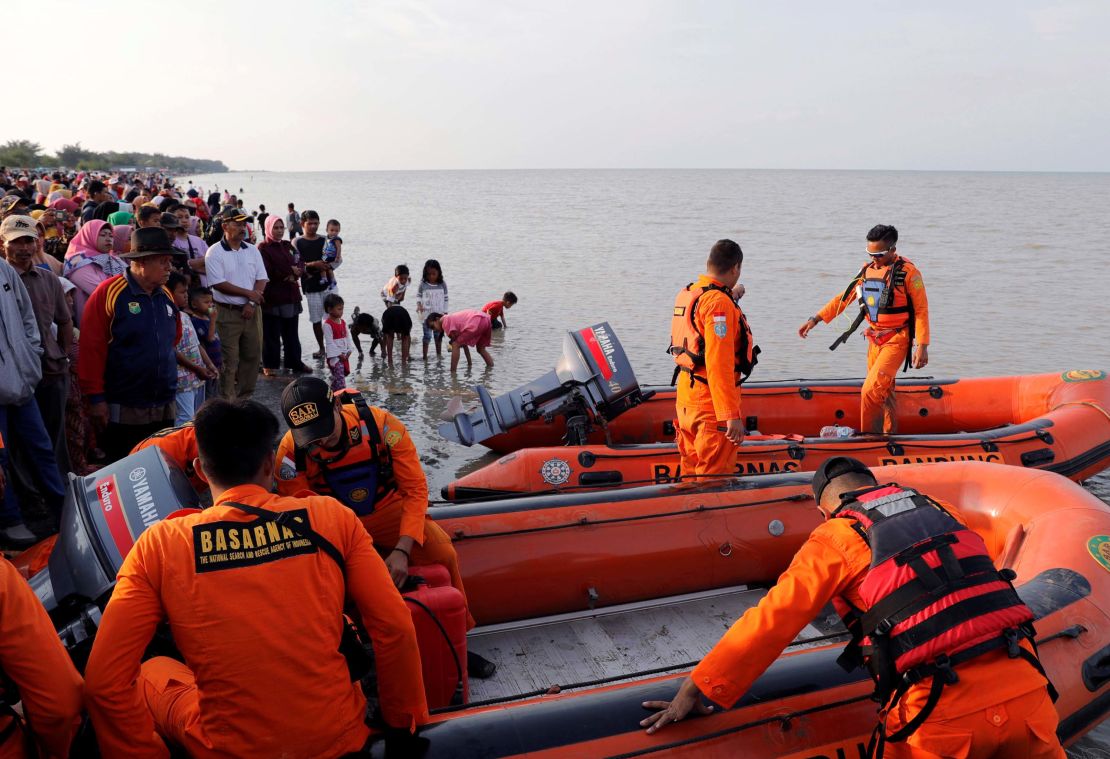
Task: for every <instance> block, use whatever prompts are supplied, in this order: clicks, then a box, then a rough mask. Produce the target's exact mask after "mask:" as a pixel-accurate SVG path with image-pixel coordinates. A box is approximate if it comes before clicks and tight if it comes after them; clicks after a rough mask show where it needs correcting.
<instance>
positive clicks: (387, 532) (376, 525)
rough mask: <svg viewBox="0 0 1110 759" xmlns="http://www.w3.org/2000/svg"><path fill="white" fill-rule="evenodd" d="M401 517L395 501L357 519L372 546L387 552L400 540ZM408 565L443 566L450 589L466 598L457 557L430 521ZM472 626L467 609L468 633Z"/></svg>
mask: <svg viewBox="0 0 1110 759" xmlns="http://www.w3.org/2000/svg"><path fill="white" fill-rule="evenodd" d="M401 515H402V511H401V502H400V500H397V501H394V502H393V503H392V504H387V505H386V506H385V507H384V508H380V509H375V511H374V513H372V514H369V515H367V516H364V517H359V519H360V521H361V522H362V525H363V527H365V528H366V531H367V532H368V533H370V537H371V538H373V540H374V546H375V547H377V548H378V549H379V550H380V549H382V548H384V549H385V550H386V551H388V550H389V549H391V548H392V547H393V546H395V545H397V541H398V539H399V538H400V537H401ZM409 564H410V565H412V566H423V565H425V564H442V565H443V566H444V567H446V568H447V571H448V573H449V574H450V575H451V585H453V586H454V587H455V588H457V589H458V591H459V592H460V593H462V594H463V598H466V588H464V587H463V581H462V573H461V572H460V571H459V555H458V554H457V553H455V546H454V545H453V544H452V543H451V537H450V536H449V535H448V534H447V533H446V532H444V531H443V528H442V527H440V526H439V525H438V524H436V522H435V520H433V519H432V518H431V517H424V541H423V542H422V543H419V544H417V545H415V546H413V549H412V556H410V557H409ZM468 606H469V605H468ZM474 625H475V622H474V617H472V616H470V609H469V608H468V609H467V611H466V629H467V630H469V629H470V628H472V627H474Z"/></svg>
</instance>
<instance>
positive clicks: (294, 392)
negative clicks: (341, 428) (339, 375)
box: [281, 377, 335, 448]
mask: <svg viewBox="0 0 1110 759" xmlns="http://www.w3.org/2000/svg"><path fill="white" fill-rule="evenodd" d="M281 413H282V415H283V416H284V417H285V421H286V422H287V423H288V424H289V430H290V431H291V432H292V433H293V443H294V444H295V445H296V446H297V447H298V448H307V447H308V445H309V443H313V442H315V441H317V440H322V439H323V438H326V437H328V436H329V435H331V433H332V432H334V431H335V414H334V413H332V394H331V388H330V387H329V386H328V383H327V382H324V381H323V380H322V379H320V378H319V377H298V378H297V379H296V380H294V381H293V382H291V383H289V385H288V386H286V388H285V391H284V392H283V393H282V394H281Z"/></svg>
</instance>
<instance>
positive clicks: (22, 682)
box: [0, 559, 81, 759]
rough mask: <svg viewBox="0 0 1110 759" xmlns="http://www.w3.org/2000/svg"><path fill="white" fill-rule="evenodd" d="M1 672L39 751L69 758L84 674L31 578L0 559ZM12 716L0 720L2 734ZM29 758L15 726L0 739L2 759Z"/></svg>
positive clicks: (78, 723)
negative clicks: (8, 680) (64, 644)
mask: <svg viewBox="0 0 1110 759" xmlns="http://www.w3.org/2000/svg"><path fill="white" fill-rule="evenodd" d="M0 670H3V673H4V674H5V675H6V676H7V677H9V678H11V680H12V682H14V683H15V685H16V687H17V688H18V689H19V697H20V698H21V699H22V701H23V714H24V716H25V717H26V718H27V723H28V725H29V727H30V729H31V732H32V734H33V739H34V741H35V744H36V746H37V748H38V750H39V755H40V756H44V757H49V758H50V759H64V758H65V757H68V756H69V747H70V743H72V742H73V737H74V736H75V735H76V734H77V728H78V727H80V726H81V676H80V675H78V674H77V670H76V669H74V668H73V662H71V661H70V659H69V654H67V653H66V650H65V649H64V648H63V647H62V643H61V641H59V640H58V634H57V633H56V632H55V631H54V625H53V623H52V622H51V621H50V617H48V616H47V614H46V609H44V608H43V607H42V604H41V603H40V602H39V599H38V598H37V597H36V596H35V594H34V592H33V591H32V590H31V587H30V586H29V585H28V584H27V581H26V580H24V579H23V577H22V576H21V575H20V574H19V572H18V571H17V570H16V568H15V567H14V566H12V565H11V563H9V562H8V561H7V560H6V559H0ZM11 720H12V718H11V717H10V716H5V717H3V718H0V732H2V731H4V730H5V729H7V728H8V727H9V726H10V724H11ZM24 756H27V754H26V753H25V751H24V746H23V735H22V733H21V732H20V731H19V730H16V731H15V732H13V733H12V734H11V735H9V736H8V739H7V740H5V741H4V742H3V743H0V759H22V757H24Z"/></svg>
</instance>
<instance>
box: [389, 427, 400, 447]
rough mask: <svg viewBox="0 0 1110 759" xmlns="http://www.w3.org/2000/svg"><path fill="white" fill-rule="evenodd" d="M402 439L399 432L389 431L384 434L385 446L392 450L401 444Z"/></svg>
mask: <svg viewBox="0 0 1110 759" xmlns="http://www.w3.org/2000/svg"><path fill="white" fill-rule="evenodd" d="M402 437H403V435H402V434H401V431H400V430H389V431H388V432H386V433H385V444H386V445H388V446H389V447H390V448H392V447H393V446H395V445H397V444H398V443H400V442H401V438H402Z"/></svg>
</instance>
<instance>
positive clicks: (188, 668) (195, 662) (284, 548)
mask: <svg viewBox="0 0 1110 759" xmlns="http://www.w3.org/2000/svg"><path fill="white" fill-rule="evenodd" d="M303 495H304V496H305V497H298V498H284V497H281V496H277V495H273V494H271V493H268V492H266V491H265V490H263V489H262V488H260V487H258V486H257V485H240V486H238V487H235V488H232V489H231V490H227V491H225V492H224V493H222V494H220V495H219V497H217V498H216V500H215V504H214V505H213V506H212V507H211V508H208V509H205V510H204V511H202V512H200V513H197V514H190V515H188V516H184V517H180V518H177V519H168V520H164V521H162V522H159V523H157V524H155V525H153V526H152V527H150V528H149V529H148V530H147V531H146V532H144V533H143V534H142V535H141V536H140V537H139V539H138V540H137V541H136V542H135V546H134V548H132V549H131V552H130V553H129V554H128V555H127V558H126V559H125V560H124V563H123V567H122V568H121V569H120V571H119V576H118V580H117V583H116V588H115V590H114V591H113V593H112V599H111V601H109V603H108V607H107V608H106V609H105V611H104V619H103V621H102V624H101V626H100V630H99V632H98V633H97V636H96V642H95V643H94V644H93V650H92V654H91V656H90V657H89V663H88V667H87V669H86V670H85V678H86V693H87V696H88V698H87V701H88V707H89V714H90V715H91V716H92V718H93V723H94V725H95V727H96V733H97V739H98V741H99V743H100V749H101V752H102V753H103V754H104V756H105V757H106V759H113V757H128V758H129V759H131V758H133V757H162V758H164V757H168V756H169V753H168V751H167V750H166V746H165V744H164V743H163V742H162V740H161V739H160V738H159V737H158V736H159V735H161V736H164V737H166V738H168V739H170V740H171V741H173V742H174V743H177V744H179V745H181V746H183V747H184V748H185V750H186V751H187V752H188V754H189V756H192V757H206V758H212V759H215V758H217V757H218V758H219V759H232V757H273V756H282V757H288V758H289V759H293V758H294V757H336V756H342V755H343V754H345V753H348V752H352V751H357V750H359V749H360V748H362V746H363V745H364V743H365V741H366V739H367V737H368V736H369V728H367V726H366V724H365V723H364V721H363V720H364V717H365V711H366V699H365V698H364V697H363V695H362V689H361V688H360V687H359V685H358V683H352V682H351V678H350V674H349V672H348V669H347V663H346V660H345V659H344V658H343V656H342V655H341V654H340V653H339V651H338V647H339V641H340V634H341V627H342V625H341V622H340V620H341V615H342V613H343V603H344V596H346V597H349V598H350V599H351V600H352V601H353V602H354V603H355V605H356V606H357V607H358V609H359V611H360V612H361V614H362V619H363V622H364V623H365V624H366V628H367V630H368V631H369V632H370V635H371V638H372V640H373V645H374V654H375V659H376V666H377V670H378V679H379V689H380V695H381V707H382V713H383V715H384V717H385V720H386V721H387V722H388V723H389V724H390V725H392V726H394V727H400V728H408V729H412V728H413V727H415V726H416V725H419V724H422V723H424V722H425V721H426V720H427V719H428V710H427V704H426V702H425V698H424V684H423V679H422V677H421V670H420V652H419V649H418V648H417V642H416V631H415V630H414V629H413V625H412V616H411V614H410V613H409V610H408V607H407V606H406V605H405V602H404V601H403V600H402V598H401V595H400V594H399V593H398V592H397V590H396V588H394V586H393V583H392V582H391V580H390V577H389V572H388V571H387V570H386V568H385V564H384V562H382V560H381V558H380V557H379V556H378V555H377V553H376V552H375V551H374V547H373V544H372V542H371V540H370V538H369V536H368V535H367V533H366V530H364V529H363V528H362V525H360V524H359V522H358V520H357V519H355V517H354V515H353V514H352V513H351V511H350V510H349V509H347V508H345V507H343V506H342V505H341V504H339V503H338V502H337V501H335V500H334V499H332V498H327V497H323V496H315V495H312V494H309V493H306V494H303ZM228 501H232V502H238V503H244V504H248V505H251V506H256V507H259V508H264V509H268V510H272V511H294V510H304V512H305V514H306V515H307V518H308V522H309V524H310V525H311V527H312V529H314V530H315V531H316V532H318V533H319V534H320V535H322V536H323V537H324V538H326V539H327V540H328V541H330V542H331V543H332V544H333V545H335V547H336V548H337V549H339V552H340V553H341V554H342V555H343V557H344V560H345V563H346V578H344V576H343V573H342V571H341V570H340V568H339V565H338V564H337V563H336V562H335V561H334V560H332V559H331V558H330V557H329V556H328V555H327V554H325V553H323V552H322V551H319V550H317V549H316V548H315V547H314V546H313V545H312V544H311V543H310V542H309V541H307V540H306V539H304V538H300V537H298V536H297V535H296V534H295V533H293V532H292V531H291V530H289V529H288V528H279V527H278V526H277V525H276V523H273V522H270V523H267V524H263V523H260V522H259V521H258V519H257V518H256V517H254V516H251V515H250V514H246V513H244V512H242V511H240V510H238V509H235V508H233V507H231V506H225V505H223V504H224V503H226V502H228ZM166 620H168V622H169V626H170V631H171V632H172V633H173V639H174V642H175V643H176V645H177V647H178V649H179V650H180V651H181V653H182V655H183V656H184V659H185V662H186V664H181V663H180V662H177V661H176V660H173V659H168V658H165V657H157V658H154V659H151V660H149V661H147V662H146V663H143V664H142V665H141V666H140V662H141V660H142V656H143V651H144V649H145V648H146V646H147V644H148V643H149V642H150V639H151V636H153V635H154V632H155V628H156V627H157V626H158V624H159V623H160V622H162V621H166Z"/></svg>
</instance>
